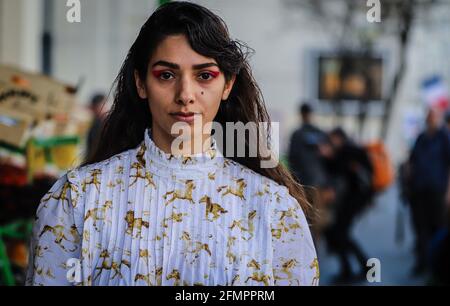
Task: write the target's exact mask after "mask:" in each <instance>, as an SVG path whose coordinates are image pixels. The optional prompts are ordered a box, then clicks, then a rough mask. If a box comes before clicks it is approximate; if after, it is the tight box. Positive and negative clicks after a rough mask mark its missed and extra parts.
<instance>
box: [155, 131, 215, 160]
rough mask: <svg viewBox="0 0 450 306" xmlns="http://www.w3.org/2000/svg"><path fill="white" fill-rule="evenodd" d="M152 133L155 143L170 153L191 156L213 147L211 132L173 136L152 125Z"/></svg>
mask: <svg viewBox="0 0 450 306" xmlns="http://www.w3.org/2000/svg"><path fill="white" fill-rule="evenodd" d="M150 133H151V135H150V137H151V138H152V140H153V142H154V143H155V145H156V146H157V147H158V148H160V149H161V150H162V151H164V152H165V153H168V154H173V155H183V156H189V155H193V154H200V153H203V152H205V151H206V150H207V149H208V148H210V147H211V138H210V136H211V135H210V134H202V135H198V136H197V135H196V134H192V135H190V136H186V137H184V135H183V136H182V135H179V136H173V135H171V134H169V133H166V132H165V131H164V130H162V129H159V128H157V127H152V129H151V132H150ZM196 142H197V143H196ZM172 146H173V148H172Z"/></svg>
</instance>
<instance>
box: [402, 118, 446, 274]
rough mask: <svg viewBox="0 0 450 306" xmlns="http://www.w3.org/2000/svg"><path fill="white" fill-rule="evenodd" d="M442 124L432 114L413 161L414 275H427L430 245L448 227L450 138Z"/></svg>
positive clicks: (419, 140)
mask: <svg viewBox="0 0 450 306" xmlns="http://www.w3.org/2000/svg"><path fill="white" fill-rule="evenodd" d="M441 120H442V116H441V113H440V112H439V111H438V110H435V109H430V110H429V112H428V114H427V118H426V128H425V130H424V131H423V132H422V133H421V134H420V135H419V137H418V138H417V140H416V142H415V144H414V146H413V149H412V151H411V155H410V158H409V164H410V175H411V178H410V181H411V214H412V221H413V226H414V229H415V234H416V245H415V255H416V262H415V265H414V267H413V273H414V274H421V273H423V272H426V270H427V259H428V257H427V254H428V249H429V245H430V241H431V240H432V238H433V236H434V235H435V234H436V233H437V232H438V230H440V229H442V228H443V226H444V224H445V195H446V192H447V188H448V179H449V171H450V138H449V133H448V131H447V130H446V128H444V127H442V126H441Z"/></svg>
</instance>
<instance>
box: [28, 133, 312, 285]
mask: <svg viewBox="0 0 450 306" xmlns="http://www.w3.org/2000/svg"><path fill="white" fill-rule="evenodd" d="M144 137H145V139H144V141H143V142H142V144H141V145H139V146H138V147H137V148H135V149H131V150H128V151H126V152H123V153H120V154H117V155H115V156H113V157H111V158H109V159H108V160H105V161H102V162H99V163H96V164H91V165H87V166H84V167H80V168H77V169H73V170H70V171H69V172H68V173H67V174H66V175H64V176H63V177H61V178H60V179H59V180H58V181H57V182H56V183H55V184H54V186H53V187H52V188H51V189H50V191H49V192H48V193H47V194H46V195H45V196H44V198H43V199H42V200H41V203H40V205H39V208H38V210H37V217H36V223H35V225H34V230H33V238H32V242H31V251H30V266H29V270H28V275H27V281H26V283H27V285H169V286H172V285H210V286H216V285H244V286H245V285H257V286H260V285H318V282H319V267H318V261H317V257H316V251H315V248H314V244H313V241H312V238H311V234H310V231H309V227H308V224H307V222H306V219H305V216H304V214H303V211H302V209H301V207H300V205H299V204H298V202H297V201H296V200H295V198H293V197H292V196H291V195H290V194H289V191H288V189H287V188H286V187H285V186H282V185H279V184H277V183H276V182H274V181H273V180H271V179H269V178H267V177H265V176H262V175H260V174H258V173H256V172H254V171H253V170H250V169H249V168H247V167H245V166H243V165H241V164H239V163H236V162H234V161H232V160H230V159H228V158H225V157H224V156H223V154H222V153H221V152H220V150H218V148H217V144H216V142H215V141H214V140H213V142H212V146H211V149H210V150H208V151H206V152H204V153H200V154H195V155H192V156H189V157H182V156H174V155H171V154H167V153H165V152H163V151H162V150H161V149H159V148H158V147H157V146H156V145H155V143H154V142H153V140H152V139H151V131H150V130H149V129H148V130H146V133H145V136H144Z"/></svg>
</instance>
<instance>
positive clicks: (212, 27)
mask: <svg viewBox="0 0 450 306" xmlns="http://www.w3.org/2000/svg"><path fill="white" fill-rule="evenodd" d="M179 34H182V35H185V36H186V37H187V39H188V41H189V43H190V46H191V47H192V49H193V50H194V51H196V52H197V53H199V54H201V55H203V56H206V57H210V58H214V59H215V60H216V61H217V63H218V65H219V68H220V70H221V71H222V72H223V73H224V74H225V79H226V80H227V81H229V80H230V79H231V78H232V77H233V76H236V80H235V83H234V86H233V89H232V91H231V93H230V95H229V97H228V99H227V101H226V103H221V106H220V108H219V111H218V113H217V115H216V117H215V119H214V121H215V122H218V123H220V125H221V126H222V127H223V132H224V133H223V134H224V137H225V139H227V138H226V137H227V135H226V128H225V123H226V122H234V123H236V122H242V123H243V124H246V123H248V122H256V123H258V122H268V125H267V126H266V128H267V130H266V131H265V133H263V134H264V135H269V129H270V118H269V115H268V113H267V110H266V107H265V104H264V99H263V96H262V94H261V91H260V89H259V87H258V85H257V84H256V82H255V79H254V78H253V76H252V73H251V69H250V66H249V63H248V56H249V54H251V51H252V50H251V49H250V48H248V47H247V46H246V45H245V44H243V43H241V42H239V41H236V40H232V39H230V35H229V32H228V29H227V26H226V24H225V22H224V21H223V20H222V19H221V18H220V17H218V16H217V15H215V14H214V13H212V12H211V11H209V10H208V9H206V8H204V7H202V6H200V5H197V4H193V3H189V2H169V3H167V4H164V5H162V6H160V7H159V8H158V9H157V10H156V11H155V12H154V13H153V14H152V15H151V16H150V18H149V19H148V20H147V21H146V22H145V24H144V25H143V26H142V28H141V30H140V32H139V35H138V37H137V38H136V41H135V42H134V43H133V45H132V46H131V48H130V50H129V52H128V55H127V57H126V59H125V62H124V63H123V65H122V67H121V69H120V72H119V75H118V76H117V78H116V80H115V82H114V87H113V88H114V103H113V105H112V108H111V110H110V112H109V114H108V116H107V118H106V121H105V123H104V126H103V129H102V132H101V133H100V137H99V138H98V142H97V145H96V148H94V150H93V152H92V154H90V155H89V156H87V158H86V160H85V162H84V163H83V165H87V164H92V163H96V162H99V161H102V160H105V159H108V158H109V157H111V156H113V155H116V154H118V153H121V152H123V151H126V150H128V149H132V148H135V147H137V146H138V145H139V144H140V143H141V142H142V141H143V138H144V133H145V129H147V128H149V127H151V126H152V116H151V113H150V109H149V106H148V103H144V102H145V101H143V100H142V99H141V98H140V97H139V95H138V93H137V89H136V82H135V77H134V71H135V70H136V71H137V72H138V74H139V77H140V79H141V80H143V81H145V80H146V77H147V69H148V65H149V61H150V58H151V56H152V54H153V52H154V50H155V49H156V47H157V46H158V44H159V43H160V42H161V41H163V40H164V39H165V38H166V37H167V36H169V35H179ZM257 126H258V124H257ZM260 128H261V127H259V126H258V130H259V129H260ZM258 133H259V131H258ZM257 135H258V134H257ZM229 136H230V137H233V136H234V135H229ZM248 137H250V136H248ZM248 137H247V138H248ZM222 143H223V144H225V143H226V141H222ZM249 143H253V142H249V139H246V143H245V145H246V148H245V149H246V152H248V151H249V148H248V144H249ZM267 143H270V139H269V136H268V139H267ZM224 146H225V145H224ZM235 148H236V146H235ZM223 152H226V148H225V147H223ZM224 155H225V153H224ZM230 159H232V160H234V161H236V162H238V163H240V164H242V165H244V166H246V167H248V168H250V169H252V170H254V171H255V172H257V173H260V174H261V175H263V176H265V177H268V178H270V179H272V180H274V181H275V182H277V183H279V184H281V185H284V186H286V187H287V188H288V189H289V193H290V194H291V195H292V196H293V197H294V198H295V199H296V200H297V201H298V202H299V203H300V205H301V207H302V208H303V210H304V211H305V214H308V212H309V208H310V205H309V203H308V201H307V200H306V197H305V194H304V190H303V188H302V186H301V185H300V184H299V183H298V182H297V181H296V180H295V179H294V177H293V176H292V175H291V173H290V172H289V171H288V170H287V169H286V168H285V167H284V166H283V165H282V164H278V165H277V166H276V167H275V168H261V167H260V163H261V161H262V160H264V159H263V158H262V157H261V154H260V152H258V153H257V157H230Z"/></svg>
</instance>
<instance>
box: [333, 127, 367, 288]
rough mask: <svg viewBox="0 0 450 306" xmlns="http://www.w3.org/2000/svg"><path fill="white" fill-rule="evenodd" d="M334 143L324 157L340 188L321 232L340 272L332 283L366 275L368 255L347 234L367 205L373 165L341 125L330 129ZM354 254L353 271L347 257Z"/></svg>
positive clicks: (344, 281)
mask: <svg viewBox="0 0 450 306" xmlns="http://www.w3.org/2000/svg"><path fill="white" fill-rule="evenodd" d="M330 139H331V142H332V143H333V146H334V150H335V152H334V156H333V157H332V158H331V159H329V160H328V170H329V171H330V173H331V174H332V176H333V177H334V178H336V181H338V182H339V185H340V186H341V187H340V188H337V190H339V192H338V195H337V201H336V203H335V209H334V222H333V223H332V225H331V226H329V227H328V228H327V230H326V232H325V237H326V240H327V245H328V247H329V250H330V251H332V252H335V253H336V254H337V255H338V257H339V262H340V272H339V274H338V275H337V276H336V277H335V279H334V282H335V283H346V282H352V281H356V280H359V279H360V278H361V277H365V275H366V264H367V259H368V257H367V256H366V254H365V252H364V251H363V250H362V249H361V247H360V246H359V245H358V244H357V242H356V241H355V240H354V239H353V238H352V237H351V233H350V231H351V228H352V226H353V223H354V221H355V219H356V217H357V216H359V215H361V213H362V212H363V211H364V210H365V209H366V208H367V207H368V204H369V203H371V200H372V197H373V189H372V176H373V167H372V164H371V162H370V160H369V156H368V154H367V152H366V150H364V149H363V148H362V147H360V146H358V145H357V144H355V143H354V142H353V141H351V140H350V139H349V137H348V136H347V135H346V133H345V132H344V131H343V130H342V129H341V128H336V129H334V130H333V131H331V132H330ZM352 255H353V256H355V257H356V259H357V262H358V264H359V266H360V273H354V272H353V270H352V269H351V265H350V257H351V256H352Z"/></svg>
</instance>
